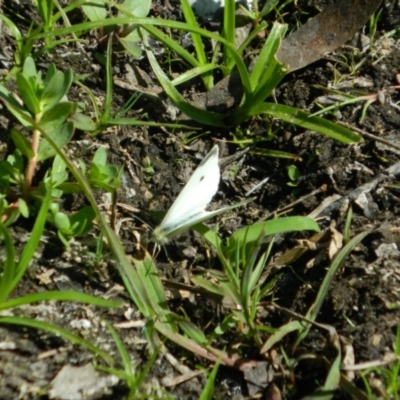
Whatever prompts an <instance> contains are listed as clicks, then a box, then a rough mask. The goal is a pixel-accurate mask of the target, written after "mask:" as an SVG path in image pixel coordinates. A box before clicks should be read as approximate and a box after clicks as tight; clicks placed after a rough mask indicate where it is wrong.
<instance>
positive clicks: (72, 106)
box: [39, 101, 77, 132]
mask: <svg viewBox="0 0 400 400" xmlns="http://www.w3.org/2000/svg"><path fill="white" fill-rule="evenodd" d="M76 107H77V104H76V103H73V102H69V101H65V102H62V103H57V104H55V105H54V106H53V107H52V108H50V109H49V110H48V111H46V112H45V113H44V114H43V117H42V118H41V120H40V122H39V126H40V127H41V128H42V129H43V130H45V131H49V132H51V131H54V130H56V129H58V128H59V127H60V126H61V125H62V124H63V123H64V122H65V121H66V119H67V118H68V117H69V116H70V115H72V114H73V113H74V111H75V110H76Z"/></svg>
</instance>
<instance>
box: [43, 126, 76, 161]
mask: <svg viewBox="0 0 400 400" xmlns="http://www.w3.org/2000/svg"><path fill="white" fill-rule="evenodd" d="M46 133H47V134H48V135H49V136H50V137H51V139H52V140H53V141H54V142H55V143H56V144H57V146H58V147H59V148H63V147H64V146H65V145H66V144H67V143H68V142H69V140H70V139H71V137H72V135H73V133H74V125H73V124H72V123H71V122H66V123H65V124H63V125H61V126H60V127H59V128H58V129H56V130H54V131H48V132H46ZM55 154H56V153H55V150H54V149H53V147H51V146H50V144H49V143H48V142H47V140H46V139H44V138H43V139H42V141H41V142H40V144H39V151H38V161H43V160H46V159H47V158H49V157H53V156H54V155H55Z"/></svg>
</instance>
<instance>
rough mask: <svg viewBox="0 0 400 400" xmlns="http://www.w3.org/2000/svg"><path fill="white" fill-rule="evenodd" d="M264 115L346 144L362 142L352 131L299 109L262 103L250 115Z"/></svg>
mask: <svg viewBox="0 0 400 400" xmlns="http://www.w3.org/2000/svg"><path fill="white" fill-rule="evenodd" d="M262 113H265V114H268V115H271V116H272V117H275V118H278V119H281V120H282V121H286V122H288V123H290V124H294V125H298V126H301V127H302V128H304V129H310V130H313V131H315V132H319V133H322V134H323V135H325V136H328V137H330V138H331V139H335V140H338V141H339V142H342V143H345V144H352V143H358V142H359V141H360V140H361V136H360V135H357V134H356V133H354V132H353V131H351V130H350V129H347V128H345V127H343V126H341V125H338V124H335V123H334V122H331V121H328V120H326V119H324V118H320V117H313V116H310V114H309V113H307V112H305V111H301V110H299V109H298V108H293V107H289V106H285V105H282V104H275V103H260V104H258V105H257V106H255V107H254V108H252V109H251V113H250V114H251V115H259V114H262Z"/></svg>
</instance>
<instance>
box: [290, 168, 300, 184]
mask: <svg viewBox="0 0 400 400" xmlns="http://www.w3.org/2000/svg"><path fill="white" fill-rule="evenodd" d="M288 177H289V179H290V181H289V182H287V185H288V186H291V187H296V186H297V184H298V180H299V177H300V171H299V169H298V168H297V167H296V166H295V165H293V164H292V165H289V167H288Z"/></svg>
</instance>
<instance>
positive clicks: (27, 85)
mask: <svg viewBox="0 0 400 400" xmlns="http://www.w3.org/2000/svg"><path fill="white" fill-rule="evenodd" d="M17 86H18V90H19V92H20V94H21V98H22V101H23V102H24V104H25V106H26V108H27V109H28V110H29V111H30V112H31V113H32V114H33V115H37V114H39V113H40V111H41V110H40V103H39V99H38V97H37V93H36V91H35V90H36V89H35V88H34V87H33V85H32V84H31V82H30V80H28V79H26V77H25V76H24V75H23V74H22V73H21V72H19V73H18V74H17Z"/></svg>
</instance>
